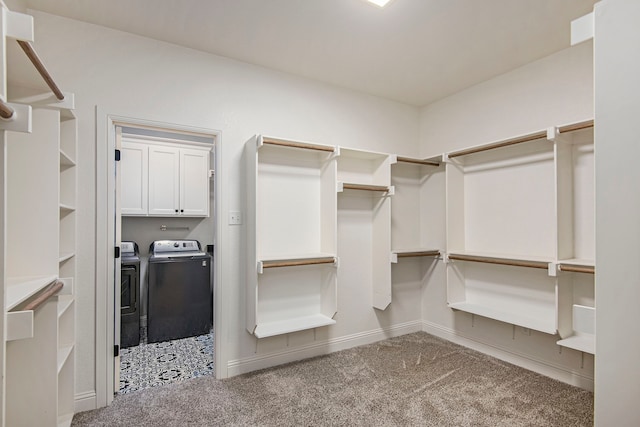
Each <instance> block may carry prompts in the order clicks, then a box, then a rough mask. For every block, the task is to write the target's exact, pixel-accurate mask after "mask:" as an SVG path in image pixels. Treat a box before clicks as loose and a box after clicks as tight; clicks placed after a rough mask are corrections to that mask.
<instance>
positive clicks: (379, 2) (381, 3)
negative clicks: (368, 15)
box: [367, 0, 391, 8]
mask: <svg viewBox="0 0 640 427" xmlns="http://www.w3.org/2000/svg"><path fill="white" fill-rule="evenodd" d="M367 1H368V2H369V3H371V4H375V5H376V6H378V7H380V8H382V7H385V6H386V5H387V4H388V3H389V2H390V1H391V0H367Z"/></svg>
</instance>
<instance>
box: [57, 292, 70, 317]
mask: <svg viewBox="0 0 640 427" xmlns="http://www.w3.org/2000/svg"><path fill="white" fill-rule="evenodd" d="M71 304H73V296H72V295H60V296H59V297H58V319H60V317H62V316H63V315H64V313H66V312H67V310H68V309H69V307H71Z"/></svg>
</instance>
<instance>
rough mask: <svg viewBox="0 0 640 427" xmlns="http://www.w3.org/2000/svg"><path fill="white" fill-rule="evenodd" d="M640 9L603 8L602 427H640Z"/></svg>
mask: <svg viewBox="0 0 640 427" xmlns="http://www.w3.org/2000/svg"><path fill="white" fill-rule="evenodd" d="M639 19H640V2H633V1H611V0H604V1H602V2H601V3H599V4H598V5H596V8H595V23H596V27H595V83H596V85H595V88H596V90H595V101H596V128H595V132H596V133H595V138H596V154H597V156H596V177H597V179H596V242H597V248H596V259H597V262H598V269H597V271H596V283H597V285H596V304H597V313H598V314H597V316H598V317H597V324H596V334H597V337H598V338H597V340H596V352H597V354H598V357H597V361H596V386H597V389H596V402H595V416H596V419H595V420H596V425H597V426H602V427H604V426H637V425H640V405H638V401H639V399H640V369H639V368H638V354H640V334H638V324H640V310H639V309H638V302H639V301H640V269H638V259H640V238H639V236H640V192H638V183H639V182H640V168H639V167H638V159H639V158H640V144H639V141H638V126H637V123H638V117H640V103H639V102H638V99H640V80H639V79H638V76H640V57H638V55H637V52H638V46H640V27H639V26H638V20H639Z"/></svg>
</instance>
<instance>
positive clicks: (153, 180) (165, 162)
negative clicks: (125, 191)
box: [122, 146, 180, 216]
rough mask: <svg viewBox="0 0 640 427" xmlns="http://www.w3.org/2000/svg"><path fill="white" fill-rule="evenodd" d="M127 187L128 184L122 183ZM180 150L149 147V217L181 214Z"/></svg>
mask: <svg viewBox="0 0 640 427" xmlns="http://www.w3.org/2000/svg"><path fill="white" fill-rule="evenodd" d="M122 185H126V183H124V182H123V183H122ZM179 191H180V150H179V149H178V148H175V147H164V146H160V147H155V146H150V147H149V215H159V216H174V215H179V214H180V193H179Z"/></svg>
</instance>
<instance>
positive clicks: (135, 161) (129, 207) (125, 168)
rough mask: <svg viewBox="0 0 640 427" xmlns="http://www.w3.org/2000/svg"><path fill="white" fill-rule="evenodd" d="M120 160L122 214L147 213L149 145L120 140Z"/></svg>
mask: <svg viewBox="0 0 640 427" xmlns="http://www.w3.org/2000/svg"><path fill="white" fill-rule="evenodd" d="M120 151H121V153H122V155H121V160H120V176H121V178H120V179H121V181H120V182H121V183H122V184H121V186H120V188H121V193H120V194H121V195H120V203H121V205H120V206H121V212H122V215H147V213H148V211H149V205H148V189H149V181H148V180H149V146H148V145H147V144H140V143H137V142H133V141H126V140H123V141H122V148H121V150H120Z"/></svg>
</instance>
